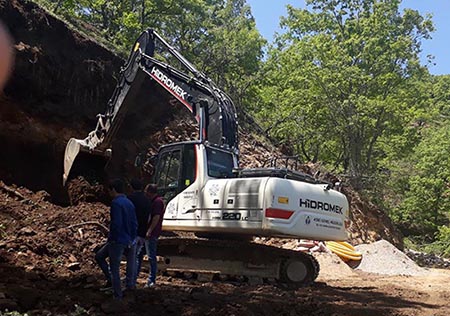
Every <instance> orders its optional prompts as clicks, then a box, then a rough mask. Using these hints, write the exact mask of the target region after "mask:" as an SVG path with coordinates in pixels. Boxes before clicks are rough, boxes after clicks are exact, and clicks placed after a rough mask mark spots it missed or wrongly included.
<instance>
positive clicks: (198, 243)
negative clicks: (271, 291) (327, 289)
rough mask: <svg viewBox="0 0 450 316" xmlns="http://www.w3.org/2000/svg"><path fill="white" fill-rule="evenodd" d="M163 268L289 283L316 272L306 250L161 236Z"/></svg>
mask: <svg viewBox="0 0 450 316" xmlns="http://www.w3.org/2000/svg"><path fill="white" fill-rule="evenodd" d="M158 256H160V257H161V259H162V260H160V263H159V265H158V268H159V269H160V271H162V272H188V273H197V274H202V275H204V274H209V275H211V276H212V275H218V276H220V278H221V279H225V278H226V276H232V277H245V278H247V279H248V280H261V281H263V280H265V279H267V280H276V281H277V282H278V283H282V284H285V285H289V286H305V285H309V284H311V283H312V282H314V280H315V279H316V278H317V276H318V274H319V264H318V262H317V260H316V259H315V258H314V257H313V256H311V255H309V254H306V253H303V252H299V251H294V250H288V249H282V248H277V247H273V246H267V245H263V244H257V243H253V242H246V241H236V240H214V239H202V238H195V239H193V238H161V239H160V240H159V241H158Z"/></svg>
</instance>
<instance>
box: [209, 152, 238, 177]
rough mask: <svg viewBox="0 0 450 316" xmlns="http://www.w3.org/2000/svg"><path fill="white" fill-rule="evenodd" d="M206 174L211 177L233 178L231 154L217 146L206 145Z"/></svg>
mask: <svg viewBox="0 0 450 316" xmlns="http://www.w3.org/2000/svg"><path fill="white" fill-rule="evenodd" d="M206 159H207V161H208V176H210V177H213V178H233V177H234V175H233V168H234V162H233V154H232V153H230V152H227V151H223V150H220V149H217V148H212V147H206Z"/></svg>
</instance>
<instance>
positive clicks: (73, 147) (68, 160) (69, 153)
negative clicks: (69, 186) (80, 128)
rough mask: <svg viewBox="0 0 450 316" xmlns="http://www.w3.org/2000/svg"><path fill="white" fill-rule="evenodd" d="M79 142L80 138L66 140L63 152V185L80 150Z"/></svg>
mask: <svg viewBox="0 0 450 316" xmlns="http://www.w3.org/2000/svg"><path fill="white" fill-rule="evenodd" d="M81 142H82V141H81V140H79V139H75V138H71V139H69V141H68V142H67V145H66V150H65V152H64V174H63V185H66V182H67V179H68V178H69V173H70V170H71V169H72V165H73V163H74V161H75V159H76V158H77V156H78V153H79V152H80V147H81V145H80V143H81Z"/></svg>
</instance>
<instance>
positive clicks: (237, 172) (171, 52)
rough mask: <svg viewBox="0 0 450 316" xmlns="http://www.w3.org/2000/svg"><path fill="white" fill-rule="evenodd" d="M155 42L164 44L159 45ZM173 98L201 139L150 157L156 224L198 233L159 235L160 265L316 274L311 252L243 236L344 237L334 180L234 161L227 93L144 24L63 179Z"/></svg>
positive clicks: (259, 275)
mask: <svg viewBox="0 0 450 316" xmlns="http://www.w3.org/2000/svg"><path fill="white" fill-rule="evenodd" d="M156 47H163V48H164V53H160V52H156ZM169 59H170V60H175V61H176V62H177V66H178V67H177V68H176V67H174V66H173V65H171V64H169V63H168V62H167V60H169ZM180 66H181V67H180ZM179 68H183V71H181V70H179ZM174 103H178V104H179V105H181V106H182V107H184V108H186V110H187V111H188V113H191V114H192V115H193V116H194V117H195V119H196V121H197V122H198V126H199V132H198V139H197V140H194V141H192V140H191V141H184V142H177V143H170V144H166V145H164V146H162V147H161V148H160V149H159V152H158V154H157V155H156V157H154V165H155V168H154V174H153V182H154V183H156V184H157V186H158V191H159V193H160V195H161V196H162V197H163V198H164V200H165V201H166V210H165V215H164V221H163V230H164V231H176V232H190V233H194V234H196V235H197V236H199V237H196V238H193V237H179V236H178V237H167V238H162V239H160V241H159V243H158V255H159V256H160V257H161V258H162V262H161V264H160V270H163V271H164V270H165V271H185V272H186V271H187V272H191V273H209V274H212V275H214V274H219V275H231V276H241V277H246V278H248V279H249V280H250V279H256V280H265V279H267V280H276V281H278V282H281V283H285V284H291V285H304V284H309V283H311V282H313V281H314V280H315V279H316V277H317V276H318V273H319V265H318V262H317V261H316V260H315V258H314V257H313V256H312V255H310V254H307V253H303V252H299V251H293V250H287V249H282V248H278V247H273V246H267V245H264V244H258V243H255V242H252V241H251V240H249V238H252V237H253V236H264V237H281V238H297V239H300V238H302V239H314V240H335V241H343V240H346V239H347V231H346V226H347V224H348V217H349V205H348V201H347V199H346V197H345V195H343V194H342V193H340V192H339V191H338V190H336V189H335V188H334V184H331V183H327V182H324V181H320V180H318V179H316V178H314V177H313V176H310V175H307V174H304V173H301V172H298V171H294V170H289V169H287V168H278V167H269V168H253V169H242V168H239V147H238V145H239V140H238V123H237V115H236V109H235V107H234V104H233V102H232V100H231V99H230V97H229V96H228V95H226V94H225V93H224V92H223V91H222V90H220V89H219V88H218V87H217V86H216V85H215V84H214V83H213V82H212V80H211V79H210V78H208V77H207V76H206V75H205V74H204V73H202V72H200V71H198V70H197V69H196V68H195V67H194V66H193V65H192V64H191V63H190V62H189V61H188V60H187V59H186V58H184V57H183V56H182V55H181V54H180V53H179V52H178V51H177V50H176V49H174V48H173V47H172V46H171V45H170V44H169V43H167V42H166V41H165V40H164V39H163V38H162V37H161V36H160V35H159V34H158V33H157V32H156V31H154V30H151V29H149V30H146V31H145V32H143V33H142V34H141V35H140V36H139V38H138V39H137V41H136V42H135V44H134V47H133V49H132V51H131V54H130V56H129V58H128V60H127V61H126V62H125V66H124V67H123V68H122V69H121V71H120V77H119V81H118V84H117V86H116V88H115V90H114V93H113V95H112V97H111V99H110V100H109V102H108V106H107V109H106V112H105V113H104V114H99V115H98V121H97V125H96V127H95V130H93V131H92V132H90V133H89V134H88V136H87V137H86V138H84V139H76V138H71V139H70V140H69V141H68V143H67V146H66V151H65V156H64V174H63V182H64V184H66V182H67V181H68V180H70V178H71V177H72V176H71V169H72V166H73V165H74V163H75V161H76V160H77V159H78V158H77V157H78V156H79V154H80V153H83V154H88V155H94V156H100V157H106V158H105V159H106V160H107V159H108V158H109V157H111V156H112V155H113V151H112V143H113V140H114V137H115V135H117V133H118V132H119V131H120V129H121V127H122V125H123V124H124V122H125V121H126V120H127V115H128V113H130V112H133V109H134V112H133V113H136V109H139V111H138V113H141V114H139V115H138V117H136V116H134V120H136V119H138V120H142V121H145V120H146V119H147V117H146V116H145V113H149V114H148V115H149V116H151V115H156V116H157V115H161V113H163V110H164V108H167V107H171V106H173V105H174ZM146 109H147V112H146V111H145V110H146ZM148 109H151V110H150V112H149V111H148ZM140 111H142V112H140Z"/></svg>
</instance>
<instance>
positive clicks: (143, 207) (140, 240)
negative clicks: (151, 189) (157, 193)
mask: <svg viewBox="0 0 450 316" xmlns="http://www.w3.org/2000/svg"><path fill="white" fill-rule="evenodd" d="M130 184H131V188H132V189H133V193H131V194H130V195H129V196H128V198H129V199H130V201H131V202H133V205H134V207H135V211H136V218H137V223H138V230H137V242H136V244H137V246H136V279H137V277H138V276H139V273H140V271H141V265H142V259H143V258H144V254H145V252H146V250H145V234H146V233H147V225H148V221H149V216H150V200H149V199H148V197H147V196H146V194H145V193H144V190H143V189H144V188H143V185H142V182H141V181H140V180H138V179H132V180H131V183H130Z"/></svg>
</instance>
